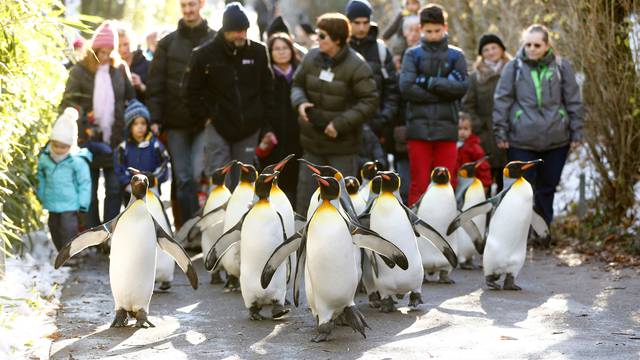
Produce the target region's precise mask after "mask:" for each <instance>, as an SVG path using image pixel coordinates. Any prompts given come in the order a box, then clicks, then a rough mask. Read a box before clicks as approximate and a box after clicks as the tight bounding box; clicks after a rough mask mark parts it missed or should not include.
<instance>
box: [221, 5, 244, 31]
mask: <svg viewBox="0 0 640 360" xmlns="http://www.w3.org/2000/svg"><path fill="white" fill-rule="evenodd" d="M248 28H249V18H248V17H247V14H246V12H245V10H244V6H242V4H240V3H239V2H237V1H234V2H232V3H229V4H228V5H227V6H225V8H224V14H222V29H221V30H222V31H241V30H246V29H248Z"/></svg>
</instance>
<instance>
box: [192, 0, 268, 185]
mask: <svg viewBox="0 0 640 360" xmlns="http://www.w3.org/2000/svg"><path fill="white" fill-rule="evenodd" d="M248 28H249V18H248V17H247V15H246V13H245V10H244V7H243V6H242V5H241V4H239V3H235V2H234V3H230V4H228V5H227V6H226V7H225V10H224V14H223V18H222V28H221V29H220V32H219V33H218V35H217V36H216V37H215V38H214V39H213V40H212V41H209V42H207V43H206V44H204V45H202V46H200V47H198V48H196V49H195V50H194V51H193V55H192V57H191V62H190V63H189V69H188V70H187V73H186V75H185V97H186V101H187V105H188V107H189V110H190V111H191V115H192V118H193V119H196V120H197V121H199V122H205V123H206V129H205V174H206V175H208V176H209V175H212V174H213V172H214V171H215V169H216V168H218V167H220V166H222V165H224V164H225V163H227V162H228V161H230V160H232V159H233V160H238V161H241V162H244V163H252V162H253V160H254V156H255V150H256V145H257V144H258V135H259V132H260V129H262V128H263V127H265V126H268V125H269V124H270V122H271V118H272V116H273V73H272V72H271V69H270V67H269V59H268V57H267V50H266V47H265V46H264V45H263V44H261V43H258V42H254V41H251V40H248V39H247V29H248ZM231 182H232V183H233V181H231Z"/></svg>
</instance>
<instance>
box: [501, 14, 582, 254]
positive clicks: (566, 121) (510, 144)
mask: <svg viewBox="0 0 640 360" xmlns="http://www.w3.org/2000/svg"><path fill="white" fill-rule="evenodd" d="M583 114H584V110H583V107H582V100H581V98H580V89H579V87H578V84H577V82H576V77H575V74H574V72H573V69H572V67H571V65H570V64H569V62H568V61H567V60H566V59H564V58H561V57H560V56H558V54H556V52H555V50H554V49H553V48H552V47H551V44H550V43H549V31H548V30H547V28H546V27H544V26H542V25H531V26H530V27H529V28H527V30H525V32H524V34H523V47H522V48H521V49H520V50H519V51H518V53H517V55H516V58H515V59H513V60H511V61H510V62H509V63H508V64H507V65H506V66H505V69H504V71H503V72H502V75H501V76H500V80H499V82H498V86H497V88H496V92H495V95H494V107H493V124H494V133H495V135H496V141H497V144H498V147H499V148H501V149H506V150H507V157H508V159H509V161H512V160H522V161H529V160H533V159H542V160H544V164H542V165H541V166H538V167H536V168H535V169H532V170H529V171H528V172H527V173H526V174H525V178H526V179H527V180H528V181H529V182H531V184H532V185H533V186H534V198H535V199H534V204H535V208H536V211H537V212H538V213H540V214H541V215H542V217H543V218H544V219H545V220H546V222H547V224H549V223H551V220H552V219H553V197H554V194H555V189H556V187H557V185H558V183H559V182H560V175H561V174H562V168H563V167H564V163H565V161H566V159H567V155H568V152H569V149H570V147H571V148H575V147H577V145H578V144H579V143H580V141H582V124H583ZM540 242H541V243H542V245H549V242H550V238H546V239H540Z"/></svg>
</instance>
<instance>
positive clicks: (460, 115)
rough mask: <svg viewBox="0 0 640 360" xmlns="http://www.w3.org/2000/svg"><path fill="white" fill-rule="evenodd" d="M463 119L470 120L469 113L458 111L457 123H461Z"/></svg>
mask: <svg viewBox="0 0 640 360" xmlns="http://www.w3.org/2000/svg"><path fill="white" fill-rule="evenodd" d="M463 121H468V122H471V114H469V113H467V112H464V111H460V112H459V113H458V123H461V122H463Z"/></svg>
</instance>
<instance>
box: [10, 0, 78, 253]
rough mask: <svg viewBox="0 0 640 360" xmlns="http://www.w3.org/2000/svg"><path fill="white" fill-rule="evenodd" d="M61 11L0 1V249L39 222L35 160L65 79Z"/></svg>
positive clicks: (30, 1) (34, 2)
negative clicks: (0, 213) (0, 205)
mask: <svg viewBox="0 0 640 360" xmlns="http://www.w3.org/2000/svg"><path fill="white" fill-rule="evenodd" d="M61 9H62V5H61V4H60V3H59V2H58V1H53V0H12V1H0V203H3V204H4V215H3V219H2V222H0V238H1V239H2V240H4V242H5V244H6V245H5V246H6V249H3V250H0V251H8V252H10V253H11V252H12V250H13V251H15V250H16V248H18V247H17V246H16V245H19V244H20V235H21V234H24V233H25V232H27V231H31V230H34V229H37V228H40V227H41V226H42V224H41V222H40V215H41V210H42V209H41V206H40V204H39V202H38V201H37V199H36V197H35V186H36V179H35V174H36V160H37V155H38V153H39V151H40V148H41V147H42V146H43V145H44V143H45V142H46V141H47V137H48V134H49V131H50V129H51V123H52V122H53V121H54V120H55V118H56V115H57V105H58V103H59V102H60V98H61V96H62V92H63V91H64V84H65V79H66V77H67V71H66V69H65V68H64V66H63V65H62V60H63V51H64V49H65V48H66V47H67V44H66V42H65V39H64V37H63V35H62V31H63V26H64V25H63V20H61V18H60V15H61V14H62V10H61Z"/></svg>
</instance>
